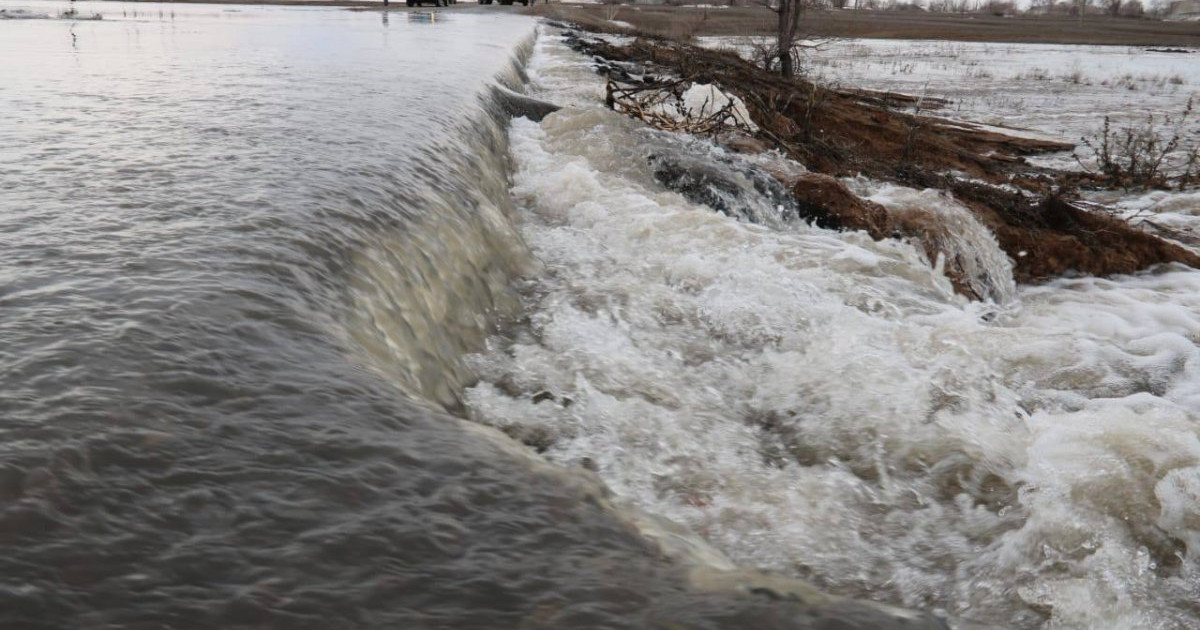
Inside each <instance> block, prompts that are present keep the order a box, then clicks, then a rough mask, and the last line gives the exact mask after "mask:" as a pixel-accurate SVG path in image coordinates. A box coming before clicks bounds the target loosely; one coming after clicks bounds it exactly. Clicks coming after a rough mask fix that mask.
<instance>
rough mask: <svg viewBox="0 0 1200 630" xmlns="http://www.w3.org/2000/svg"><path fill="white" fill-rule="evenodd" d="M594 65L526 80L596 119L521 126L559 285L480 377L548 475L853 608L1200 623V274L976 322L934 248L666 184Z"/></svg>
mask: <svg viewBox="0 0 1200 630" xmlns="http://www.w3.org/2000/svg"><path fill="white" fill-rule="evenodd" d="M573 58H574V57H573V56H572V55H571V54H569V53H568V52H566V51H565V50H564V49H563V48H562V47H561V46H559V45H558V44H557V43H556V42H555V41H554V40H553V39H552V38H549V37H543V38H542V41H540V42H539V45H538V50H537V52H536V53H535V55H534V59H533V62H532V69H531V75H532V76H534V77H535V78H536V79H537V82H538V85H539V86H540V89H541V90H542V94H541V96H545V97H547V98H550V99H551V100H555V101H557V102H560V103H567V104H570V105H572V106H570V107H567V108H565V109H564V110H562V111H560V112H557V113H555V114H553V115H551V116H549V117H547V118H546V119H545V121H543V122H542V123H541V124H540V125H539V124H535V123H532V122H529V121H527V120H517V121H514V123H513V127H512V146H513V149H512V152H513V156H514V158H515V161H516V165H517V171H516V174H515V176H514V189H513V190H514V193H515V194H516V195H517V197H518V200H519V202H520V203H521V204H522V205H523V206H524V207H525V208H526V211H527V215H526V219H525V222H524V224H523V225H522V226H521V229H522V233H523V236H524V237H525V239H526V240H527V242H528V243H529V245H530V247H531V248H532V250H533V252H534V253H535V254H536V255H537V256H538V257H539V258H540V259H541V260H542V261H543V262H544V263H545V269H546V275H544V276H543V277H539V278H538V279H537V280H536V286H534V287H532V288H531V291H530V295H531V296H533V297H532V298H531V302H530V304H529V308H530V325H529V326H528V328H526V329H521V330H517V331H515V332H514V333H513V335H512V336H511V337H509V338H504V339H501V338H496V339H493V340H492V341H491V348H490V350H489V352H487V353H484V354H482V355H479V356H476V357H474V358H473V359H472V364H473V366H474V369H475V370H476V371H477V373H478V374H479V375H480V379H481V380H480V383H479V384H478V385H477V386H476V387H474V388H472V389H470V390H469V391H468V392H467V394H466V398H467V404H468V406H469V408H470V412H471V414H472V417H473V418H475V419H476V420H477V421H479V422H482V423H485V424H491V425H495V426H500V427H509V426H516V427H524V428H537V429H539V430H540V431H543V432H544V433H545V435H548V436H550V443H549V446H548V449H547V450H546V452H545V456H546V457H548V458H549V459H550V460H552V461H554V462H558V463H560V464H562V465H564V466H575V465H581V464H582V465H587V466H589V467H593V468H595V469H596V470H597V471H598V473H599V474H600V476H601V477H602V478H603V479H604V480H605V481H606V482H607V483H608V484H609V485H610V486H611V487H612V489H613V490H614V491H615V493H616V495H617V496H618V497H621V498H623V499H624V500H626V501H629V502H631V503H633V504H635V505H637V506H638V507H639V508H642V509H645V510H647V511H649V512H653V513H656V514H660V515H663V516H666V517H668V518H670V519H672V520H674V521H676V522H679V523H683V524H685V525H687V526H688V527H690V528H691V529H692V530H693V531H695V532H697V533H698V534H700V535H701V536H703V537H704V538H706V539H707V540H709V541H710V542H712V543H713V544H714V545H715V546H717V547H718V548H719V549H721V550H722V551H724V552H725V553H726V554H728V555H729V556H730V557H731V558H732V559H733V560H734V561H736V562H738V563H740V564H743V565H752V566H758V567H765V568H770V569H776V570H779V571H783V572H786V573H789V574H792V575H797V576H801V577H808V578H811V579H814V580H815V581H816V582H817V583H818V584H821V585H823V586H825V587H827V588H830V589H832V590H834V591H835V592H838V593H841V594H848V595H865V596H868V597H871V598H874V599H881V600H886V601H891V602H895V603H901V604H904V605H908V606H917V607H924V608H943V609H945V610H947V611H948V612H950V613H951V614H952V615H954V616H956V617H959V618H963V619H970V620H976V621H981V622H988V623H995V624H997V625H1000V626H1009V627H1018V628H1038V627H1045V628H1078V629H1084V628H1147V629H1150V628H1154V629H1168V628H1193V627H1198V626H1197V624H1200V617H1198V616H1197V612H1196V609H1195V604H1194V602H1195V593H1197V592H1200V563H1198V562H1197V560H1196V554H1197V553H1200V547H1198V546H1197V545H1200V502H1198V501H1197V496H1198V495H1200V442H1198V441H1197V428H1198V420H1200V350H1198V348H1197V346H1198V344H1200V273H1197V272H1195V271H1191V270H1184V269H1180V268H1169V269H1162V270H1158V271H1155V272H1150V273H1146V274H1143V275H1139V276H1134V277H1124V278H1117V279H1108V280H1105V279H1092V278H1083V279H1067V280H1060V281H1056V282H1052V283H1049V284H1047V285H1044V286H1039V287H1031V288H1023V289H1020V290H1018V291H1015V298H1014V299H1013V301H1012V302H1011V303H1010V304H1009V305H1008V306H1007V307H1006V308H1004V309H1002V310H997V309H996V308H995V307H989V306H986V305H980V304H978V303H969V302H966V301H965V300H963V299H961V298H959V297H958V296H955V295H954V294H953V293H952V291H951V289H950V286H949V282H948V281H947V280H946V278H945V277H943V276H942V275H941V274H940V273H938V272H937V271H936V270H933V269H931V268H930V266H929V264H928V263H927V261H925V260H924V257H923V255H922V254H921V253H920V252H918V251H917V249H916V248H915V247H913V246H912V245H910V244H906V243H900V242H896V241H884V242H873V241H871V240H870V239H869V238H867V237H866V236H865V235H863V234H857V233H835V232H830V231H826V230H820V229H816V228H808V227H803V226H801V227H797V228H795V229H787V230H782V229H772V228H768V227H764V226H760V225H754V224H747V223H739V222H737V221H735V220H733V219H730V218H727V217H724V216H721V215H719V214H717V213H715V212H713V211H712V210H710V209H708V208H706V207H703V206H698V205H695V204H691V203H689V202H687V201H686V200H684V199H683V198H682V197H680V196H679V195H677V194H675V193H672V192H668V191H666V190H664V189H662V188H661V187H660V186H658V185H657V184H655V182H654V181H653V179H652V178H651V177H650V176H649V174H648V173H647V170H648V167H647V166H646V165H645V164H643V163H640V162H639V161H637V160H633V159H631V158H630V156H631V155H633V154H632V153H630V150H629V147H630V146H632V145H636V144H637V143H638V142H640V141H641V140H640V139H641V138H642V137H643V136H641V135H640V134H643V133H645V132H644V131H642V130H641V129H640V128H639V127H638V126H637V124H636V123H633V122H632V121H629V120H627V119H625V118H622V117H621V116H618V115H616V114H614V113H612V112H608V111H606V110H604V109H603V108H602V107H601V106H600V105H599V103H598V102H599V97H596V98H589V95H597V94H599V95H602V90H599V91H597V87H596V86H597V84H598V81H597V80H596V79H595V78H594V77H593V75H591V73H590V72H589V71H588V69H587V67H586V65H585V64H582V63H576V65H574V66H570V67H569V68H565V67H564V66H563V65H562V64H561V63H560V62H561V61H570V60H572V59H573ZM863 186H864V187H867V186H868V185H867V184H864V185H863ZM868 192H869V191H868ZM871 194H873V196H874V197H875V198H876V200H878V201H880V202H881V203H885V204H891V205H897V204H923V205H928V206H935V207H940V206H941V205H943V204H946V207H947V208H950V210H949V211H950V212H953V204H952V203H951V202H946V201H945V200H944V199H943V198H940V197H938V198H935V197H933V196H931V193H921V192H919V191H911V190H906V189H897V188H894V187H893V188H887V187H878V186H875V189H874V192H873V193H871ZM964 234H965V233H964ZM964 238H975V237H968V236H964ZM981 246H982V247H983V249H989V248H990V247H991V245H988V244H987V243H981ZM964 247H965V245H964ZM539 392H549V393H550V394H552V395H553V399H546V397H545V396H537V397H536V398H535V394H537V393H539ZM535 401H537V402H535Z"/></svg>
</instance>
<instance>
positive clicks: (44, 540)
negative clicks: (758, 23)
mask: <svg viewBox="0 0 1200 630" xmlns="http://www.w3.org/2000/svg"><path fill="white" fill-rule="evenodd" d="M70 8H71V7H70V6H69V5H68V4H67V3H59V2H38V1H36V0H34V1H31V2H21V3H19V4H17V3H13V4H11V5H6V6H5V11H6V13H8V14H9V15H8V16H7V17H5V18H4V19H0V59H3V60H4V61H5V63H2V64H0V252H3V258H2V259H0V627H3V628H6V629H7V628H20V629H24V628H223V629H224V628H287V629H289V630H291V629H302V628H321V629H327V628H331V627H334V628H348V627H355V628H359V627H361V628H455V629H459V628H462V629H467V628H522V629H540V628H546V629H549V628H556V629H557V628H714V629H715V628H756V629H757V628H763V629H770V628H801V629H813V628H823V627H863V628H901V627H903V628H925V627H930V628H932V627H938V626H940V623H938V622H936V621H931V620H930V619H929V618H927V617H922V616H920V615H914V614H910V613H906V612H903V611H898V610H893V609H887V608H883V607H879V606H875V605H871V604H868V603H863V602H861V601H859V600H855V599H842V597H850V598H862V599H863V600H874V601H881V602H886V603H888V604H895V605H903V606H908V607H913V608H920V609H923V610H927V611H937V612H939V613H944V614H945V615H947V616H949V617H950V618H952V619H953V623H954V624H955V625H956V626H958V627H963V628H967V627H970V628H976V627H981V626H982V627H1027V628H1043V627H1044V628H1058V627H1063V628H1089V627H1105V628H1155V629H1160V628H1161V629H1174V628H1194V627H1196V623H1197V620H1200V611H1197V608H1196V598H1195V593H1196V592H1197V591H1198V590H1200V588H1198V587H1200V576H1198V567H1197V562H1196V560H1195V553H1196V550H1197V547H1200V520H1198V519H1200V511H1198V509H1200V508H1198V507H1197V506H1198V505H1200V439H1198V438H1197V417H1198V410H1200V385H1198V384H1200V353H1198V350H1197V344H1198V343H1200V315H1198V313H1200V274H1197V273H1196V272H1192V271H1188V270H1184V269H1181V268H1174V267H1172V268H1164V269H1160V270H1156V271H1153V272H1150V273H1147V274H1144V275H1141V276H1137V277H1128V278H1118V279H1112V280H1093V279H1077V280H1064V281H1060V282H1056V283H1052V284H1049V285H1046V286H1044V287H1037V288H1017V287H1015V286H1013V285H1012V284H1011V282H1010V281H1007V280H1005V278H1006V276H1005V274H1006V273H1007V270H1008V269H1010V267H1011V263H1010V262H1009V261H1008V260H1007V259H1005V258H1004V256H1003V254H1002V252H999V250H998V248H997V247H996V246H995V243H994V241H992V240H990V235H989V234H988V233H987V232H986V230H985V229H982V228H981V226H979V225H978V224H977V223H974V222H972V221H969V220H967V219H966V218H964V215H963V214H962V213H961V212H960V210H961V209H960V208H957V207H956V205H955V204H954V202H953V200H950V199H946V198H941V197H938V196H936V195H931V194H929V193H924V192H922V191H910V190H906V189H898V188H895V187H888V186H883V185H880V184H878V183H876V182H870V181H865V180H864V181H855V182H851V184H852V186H853V187H854V188H855V190H856V191H857V192H859V193H860V194H863V195H868V196H872V198H874V199H876V200H877V201H879V202H880V203H884V204H886V205H891V206H897V207H902V206H906V205H907V206H914V207H917V206H920V207H922V208H925V209H928V208H929V207H932V208H934V209H935V211H937V212H939V213H941V214H943V215H944V217H946V219H947V221H950V222H952V223H953V224H954V225H955V226H956V228H955V229H954V230H953V233H954V236H955V239H956V240H955V242H954V243H953V246H954V248H956V251H959V252H961V254H962V255H963V256H965V257H969V258H971V260H973V261H974V263H973V265H974V266H972V267H971V269H974V274H975V280H977V281H978V282H979V283H980V285H979V286H981V287H986V288H987V289H988V291H986V292H985V293H986V294H987V295H989V296H990V297H991V299H990V300H989V301H987V302H984V303H969V302H966V301H965V300H963V299H962V298H960V297H958V296H956V295H955V294H954V293H953V292H952V291H951V289H950V284H949V281H948V280H947V279H946V278H945V277H944V275H942V274H941V273H940V271H939V270H938V268H937V267H936V266H935V265H934V264H931V262H930V261H927V260H924V258H923V257H922V255H921V254H920V253H919V252H918V250H917V249H916V248H914V247H913V246H911V245H909V244H906V243H900V242H885V243H874V242H871V241H870V240H869V239H867V238H866V237H864V236H862V235H857V234H840V233H835V232H831V231H826V230H821V229H818V228H815V227H810V226H805V225H796V224H794V223H788V222H786V221H782V220H779V221H770V220H762V219H763V218H764V217H765V216H766V215H768V214H769V213H770V211H771V210H772V208H773V206H772V205H771V204H770V203H768V201H767V200H764V199H760V198H756V197H755V196H754V195H755V194H757V193H756V192H755V189H754V187H753V186H747V187H746V190H745V195H744V199H742V201H743V202H744V203H745V204H748V206H747V207H752V208H753V209H754V211H753V212H752V213H749V214H747V215H746V216H723V215H722V214H719V213H717V212H714V211H713V210H712V209H711V208H708V207H705V206H702V205H697V204H694V203H691V202H688V201H686V200H685V199H684V198H683V197H681V196H680V195H679V194H677V193H674V192H671V191H669V190H667V189H666V188H665V187H664V186H663V185H661V184H660V183H658V182H657V181H656V180H655V179H654V176H653V168H652V164H653V162H654V158H656V157H661V156H663V155H673V156H687V157H689V158H690V159H695V160H702V161H703V160H708V161H711V162H712V165H713V168H715V169H718V170H720V169H724V170H725V171H726V172H728V173H733V174H736V173H738V172H745V168H747V166H746V165H745V164H741V163H738V162H737V160H738V159H740V158H735V157H733V156H728V155H724V154H723V153H722V152H721V150H720V149H717V148H716V147H714V146H713V145H711V144H709V143H707V142H706V141H700V140H688V139H684V138H679V137H676V136H670V135H667V134H661V133H658V132H652V131H649V130H646V129H645V128H642V127H639V126H638V125H636V124H634V123H633V122H632V121H629V120H626V119H623V118H621V117H619V116H617V115H615V114H613V113H612V112H608V111H606V110H604V109H603V107H602V105H601V97H602V95H603V86H602V84H601V83H600V82H599V80H598V79H597V78H596V77H595V76H594V75H593V74H592V73H591V71H590V68H588V66H587V60H585V59H583V58H581V57H579V56H578V55H575V54H574V53H572V52H570V51H569V50H567V49H566V48H565V47H564V46H563V44H562V42H561V41H559V38H558V36H557V34H556V32H555V31H554V29H551V28H548V27H546V26H545V25H543V26H540V27H539V26H538V25H536V24H535V23H534V22H533V21H532V20H530V19H528V18H524V17H520V16H515V15H507V14H506V13H507V12H502V11H475V12H472V11H461V10H456V11H442V12H433V11H404V10H401V11H396V12H392V13H380V12H373V11H363V12H353V11H343V10H335V9H321V8H315V7H278V8H264V7H250V6H241V7H231V6H215V5H207V6H206V5H168V4H162V5H156V4H134V3H130V4H125V3H87V2H79V3H75V4H74V10H75V11H77V13H76V14H75V15H74V16H64V15H62V14H63V12H65V11H68V10H69V9H70ZM18 11H19V12H20V14H19V16H17V17H18V18H19V19H11V18H12V17H13V16H15V15H17V13H18ZM94 14H100V15H101V16H102V19H98V20H93V19H80V18H89V17H92V16H93V15H94ZM526 67H527V72H528V74H527V73H526V70H525V69H524V68H526ZM495 84H501V85H505V86H507V87H509V88H513V89H517V90H526V91H529V92H530V93H532V94H534V95H536V96H539V97H541V98H546V99H549V100H552V101H555V102H558V103H559V104H563V105H566V106H567V107H566V108H565V109H564V110H562V111H560V112H558V113H555V114H552V115H550V116H549V117H547V118H546V119H545V120H544V121H542V122H540V123H536V122H532V121H529V120H526V119H517V120H513V121H511V122H510V121H509V119H508V118H507V116H506V115H504V114H502V112H501V108H500V107H499V106H498V105H497V103H496V102H495V100H494V97H493V93H492V91H491V87H490V86H492V85H495ZM775 166H778V165H775ZM797 168H798V167H797ZM751 216H753V217H757V218H758V219H760V220H757V221H751V220H746V219H747V217H751ZM497 429H498V430H497ZM505 434H507V435H505ZM509 436H512V437H511V438H510V437H509ZM512 438H516V439H512ZM521 442H525V443H526V444H529V445H533V446H534V447H536V450H535V448H529V447H527V446H524V445H522V444H521ZM755 569H767V570H771V571H773V572H774V573H772V574H771V575H765V574H762V573H759V572H756V571H755ZM798 579H804V580H809V581H811V582H814V583H816V584H817V585H818V586H820V587H821V588H823V589H825V590H826V591H828V592H830V593H832V594H833V595H832V596H826V595H823V594H821V593H819V592H816V591H814V590H813V589H812V588H811V587H810V586H808V585H807V584H806V583H804V582H801V581H799V580H798ZM838 623H842V624H845V625H833V624H838Z"/></svg>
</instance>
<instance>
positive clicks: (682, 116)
mask: <svg viewBox="0 0 1200 630" xmlns="http://www.w3.org/2000/svg"><path fill="white" fill-rule="evenodd" d="M690 85H692V83H691V82H690V81H686V80H674V81H657V82H650V83H619V82H617V81H615V80H613V79H611V78H610V79H609V80H608V83H607V84H606V85H605V103H606V104H607V105H608V106H609V107H610V108H612V109H613V110H615V111H618V112H621V113H623V114H628V115H629V116H632V117H634V118H637V119H638V120H641V121H642V122H645V123H646V124H648V125H650V126H652V127H655V128H657V129H665V130H667V131H681V132H685V133H692V134H698V135H703V134H711V133H716V132H717V131H721V130H723V129H728V128H730V127H739V126H743V125H742V124H741V122H740V121H739V120H738V117H737V111H736V110H737V107H738V102H737V101H732V100H731V101H730V102H729V103H727V104H726V105H725V106H724V107H721V108H720V109H717V110H714V111H713V112H711V113H706V114H701V115H693V114H691V113H690V112H688V111H686V110H685V108H684V103H683V98H684V91H685V88H687V87H688V86H690ZM708 105H709V102H708V101H707V100H706V101H705V102H704V104H703V105H702V106H701V107H700V111H701V112H703V111H705V110H707V109H708ZM672 110H674V112H675V113H676V114H677V115H675V116H672V115H671V112H672Z"/></svg>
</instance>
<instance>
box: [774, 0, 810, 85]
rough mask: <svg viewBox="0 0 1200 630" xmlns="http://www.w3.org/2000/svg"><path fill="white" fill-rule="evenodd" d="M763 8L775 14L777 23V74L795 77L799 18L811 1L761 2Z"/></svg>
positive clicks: (777, 0)
mask: <svg viewBox="0 0 1200 630" xmlns="http://www.w3.org/2000/svg"><path fill="white" fill-rule="evenodd" d="M762 1H763V4H764V6H766V7H767V8H768V9H770V10H772V11H774V12H775V15H776V17H777V18H778V23H777V26H776V29H775V49H776V51H777V52H778V55H779V74H781V75H783V76H784V77H788V78H790V77H794V76H796V61H797V60H796V38H797V34H798V33H799V31H800V18H801V17H803V16H804V11H805V9H807V8H808V5H809V3H810V2H812V0H762Z"/></svg>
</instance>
